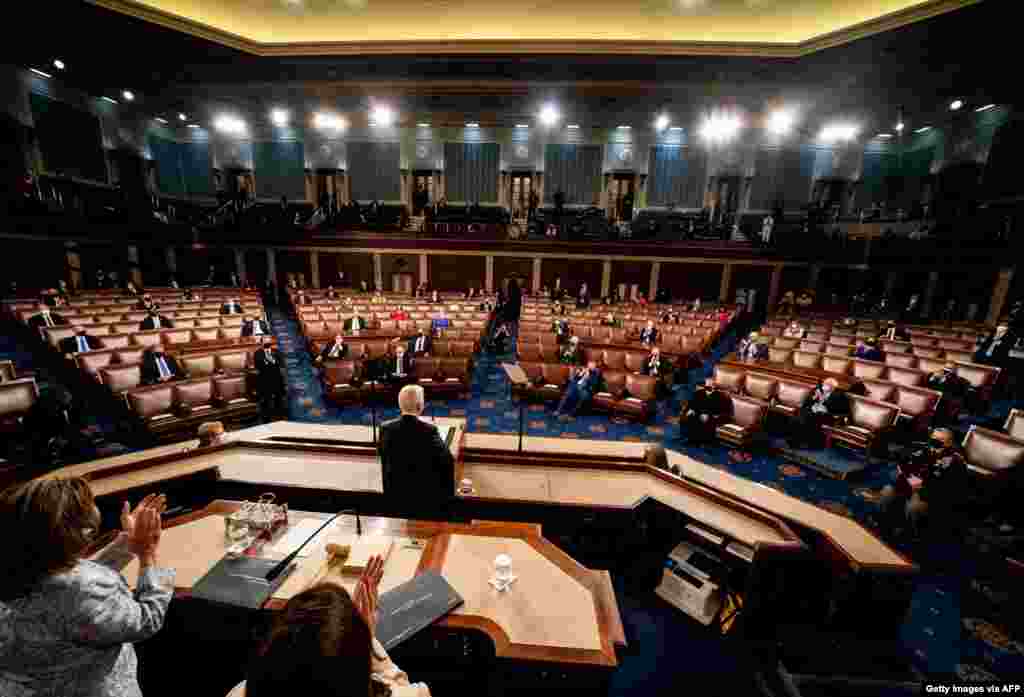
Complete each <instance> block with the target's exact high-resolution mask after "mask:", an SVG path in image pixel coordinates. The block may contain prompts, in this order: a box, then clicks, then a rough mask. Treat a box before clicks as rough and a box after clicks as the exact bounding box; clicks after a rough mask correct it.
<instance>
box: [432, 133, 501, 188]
mask: <svg viewBox="0 0 1024 697" xmlns="http://www.w3.org/2000/svg"><path fill="white" fill-rule="evenodd" d="M498 154H499V153H498V144H497V143H445V144H444V173H445V177H446V182H447V186H446V188H447V196H448V200H449V201H452V202H454V201H465V202H466V203H477V202H482V203H497V202H498V166H499V165H498Z"/></svg>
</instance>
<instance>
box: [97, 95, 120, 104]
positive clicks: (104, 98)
mask: <svg viewBox="0 0 1024 697" xmlns="http://www.w3.org/2000/svg"><path fill="white" fill-rule="evenodd" d="M100 99H102V100H104V101H107V102H110V103H111V104H117V100H116V99H114V98H113V97H107V96H103V97H100Z"/></svg>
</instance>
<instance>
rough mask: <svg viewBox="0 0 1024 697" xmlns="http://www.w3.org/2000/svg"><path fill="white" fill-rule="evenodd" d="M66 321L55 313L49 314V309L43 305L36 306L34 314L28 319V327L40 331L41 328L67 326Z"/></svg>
mask: <svg viewBox="0 0 1024 697" xmlns="http://www.w3.org/2000/svg"><path fill="white" fill-rule="evenodd" d="M67 323H68V321H67V320H66V319H64V317H62V316H61V315H58V314H57V313H56V312H50V308H49V307H47V306H46V305H45V304H44V303H39V304H38V305H36V314H34V315H32V316H31V317H29V318H28V326H30V327H32V328H33V329H42V328H43V327H57V326H60V325H64V324H67Z"/></svg>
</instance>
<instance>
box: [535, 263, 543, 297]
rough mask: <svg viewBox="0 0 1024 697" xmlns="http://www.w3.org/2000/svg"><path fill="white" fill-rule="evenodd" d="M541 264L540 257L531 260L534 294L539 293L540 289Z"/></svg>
mask: <svg viewBox="0 0 1024 697" xmlns="http://www.w3.org/2000/svg"><path fill="white" fill-rule="evenodd" d="M541 263H543V262H542V260H541V258H540V257H534V258H533V292H534V293H538V292H540V287H541V276H540V266H541Z"/></svg>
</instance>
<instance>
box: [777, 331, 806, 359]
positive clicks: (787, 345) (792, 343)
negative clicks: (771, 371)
mask: <svg viewBox="0 0 1024 697" xmlns="http://www.w3.org/2000/svg"><path fill="white" fill-rule="evenodd" d="M772 345H773V346H774V347H775V348H780V349H795V348H796V347H797V346H799V345H800V339H791V338H788V337H784V336H780V337H778V338H776V339H775V340H774V341H773V342H772ZM779 362H780V363H781V362H782V361H779Z"/></svg>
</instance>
